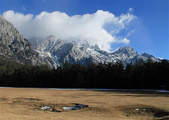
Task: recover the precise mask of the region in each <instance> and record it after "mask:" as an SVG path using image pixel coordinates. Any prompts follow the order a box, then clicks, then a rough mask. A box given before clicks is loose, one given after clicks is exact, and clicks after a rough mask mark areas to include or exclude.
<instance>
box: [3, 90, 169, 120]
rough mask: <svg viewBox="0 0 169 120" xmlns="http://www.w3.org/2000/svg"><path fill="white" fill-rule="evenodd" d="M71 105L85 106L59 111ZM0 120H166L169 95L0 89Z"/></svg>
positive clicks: (168, 119)
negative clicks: (85, 106) (46, 108)
mask: <svg viewBox="0 0 169 120" xmlns="http://www.w3.org/2000/svg"><path fill="white" fill-rule="evenodd" d="M75 104H83V105H88V107H87V108H83V109H80V110H63V107H66V106H74V105H75ZM44 106H50V108H51V109H52V111H50V110H41V107H44ZM0 120H169V94H167V93H165V94H164V93H153V92H152V93H151V92H127V91H123V92H122V91H121V92H118V91H116V92H114V91H96V90H57V89H30V88H0Z"/></svg>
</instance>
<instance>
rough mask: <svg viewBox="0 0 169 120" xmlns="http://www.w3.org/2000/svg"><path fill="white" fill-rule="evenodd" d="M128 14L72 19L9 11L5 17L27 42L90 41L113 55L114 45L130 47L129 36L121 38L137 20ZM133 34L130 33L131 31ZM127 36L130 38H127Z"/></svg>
mask: <svg viewBox="0 0 169 120" xmlns="http://www.w3.org/2000/svg"><path fill="white" fill-rule="evenodd" d="M131 11H133V10H132V9H131V8H129V11H128V13H126V14H121V15H120V16H115V15H114V14H113V13H110V12H109V11H103V10H98V11H96V12H95V13H93V14H84V15H74V16H69V15H67V14H66V13H63V12H59V11H54V12H51V13H49V12H46V11H43V12H41V13H40V14H38V15H35V16H34V15H32V14H26V15H24V14H22V13H16V12H14V11H13V10H9V11H6V12H4V13H3V15H2V16H3V17H4V18H5V19H7V20H8V21H10V22H11V23H12V24H14V26H15V27H16V28H17V29H18V30H19V32H20V33H21V34H22V35H23V36H24V37H25V38H27V39H29V38H31V37H47V36H49V35H51V34H52V35H54V36H55V37H56V38H58V39H63V40H71V41H72V40H81V41H83V40H88V42H89V43H90V44H92V45H94V44H98V45H99V47H100V48H101V49H103V50H106V51H110V50H111V44H113V43H124V44H128V43H129V42H130V40H129V39H128V38H127V37H128V35H125V36H121V35H118V34H119V33H120V31H122V30H126V28H127V27H128V26H129V24H130V22H131V21H132V20H134V19H136V18H137V17H136V16H135V15H133V14H131ZM128 32H130V31H128ZM126 36H127V37H126Z"/></svg>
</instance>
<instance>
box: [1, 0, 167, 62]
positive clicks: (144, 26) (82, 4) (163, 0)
mask: <svg viewBox="0 0 169 120" xmlns="http://www.w3.org/2000/svg"><path fill="white" fill-rule="evenodd" d="M129 8H132V9H133V10H132V11H130V13H131V14H133V15H134V16H136V17H137V20H133V21H131V22H130V23H129V24H128V26H126V27H125V29H122V30H121V31H120V32H118V36H119V37H121V36H123V37H126V38H127V39H129V40H130V43H129V44H124V43H123V42H119V43H118V42H117V43H112V44H111V50H115V49H117V48H118V47H123V46H131V47H133V48H134V49H135V50H136V51H138V52H139V53H142V52H147V53H149V54H152V55H154V56H155V57H162V58H165V59H169V0H0V15H3V13H4V12H5V11H8V10H13V11H14V12H17V13H22V14H24V15H26V14H32V15H34V17H35V15H39V14H40V13H41V12H42V11H47V12H49V13H51V12H53V11H60V12H65V13H66V14H67V15H68V16H73V15H84V14H94V13H96V12H97V11H98V10H102V11H109V12H110V13H112V14H114V15H115V16H120V15H121V14H127V12H129ZM133 31H134V32H133ZM130 33H131V35H128V34H130ZM116 36H117V35H116Z"/></svg>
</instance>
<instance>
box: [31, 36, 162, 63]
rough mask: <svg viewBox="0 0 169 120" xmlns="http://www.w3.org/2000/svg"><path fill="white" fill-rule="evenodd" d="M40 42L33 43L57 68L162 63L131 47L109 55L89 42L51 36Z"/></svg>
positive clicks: (40, 53) (42, 55) (41, 54)
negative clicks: (64, 65) (79, 65)
mask: <svg viewBox="0 0 169 120" xmlns="http://www.w3.org/2000/svg"><path fill="white" fill-rule="evenodd" d="M31 41H32V40H31ZM36 41H37V42H36ZM39 41H40V40H38V39H37V38H36V39H34V42H32V44H33V45H34V47H35V49H36V50H37V52H38V53H39V55H40V56H41V57H43V58H44V59H45V58H46V57H50V58H51V59H53V60H54V61H55V63H56V65H57V66H58V65H62V64H64V63H66V62H68V63H71V64H82V65H87V64H91V63H95V64H97V63H116V62H122V63H123V64H124V65H126V64H127V63H131V62H132V63H135V62H137V61H144V62H146V61H147V60H148V59H151V60H152V61H153V62H159V61H160V59H158V58H155V57H154V56H152V55H149V54H147V53H143V54H141V55H140V54H139V53H137V52H136V51H135V50H134V49H133V48H131V47H123V48H119V49H118V50H116V51H115V52H113V53H108V52H106V51H103V50H101V49H100V48H99V46H98V45H90V44H89V43H88V41H87V40H84V41H83V42H82V43H78V42H75V41H73V42H67V41H63V40H60V39H56V38H55V37H54V36H52V35H51V36H48V37H47V38H46V40H43V41H41V42H39Z"/></svg>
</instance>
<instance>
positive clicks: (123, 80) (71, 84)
mask: <svg viewBox="0 0 169 120" xmlns="http://www.w3.org/2000/svg"><path fill="white" fill-rule="evenodd" d="M0 86H6V87H43V88H111V89H167V90H169V62H168V61H166V60H163V61H162V62H160V63H153V62H151V61H149V62H147V63H139V62H138V63H136V64H134V65H133V64H128V65H127V66H126V67H124V66H123V65H122V64H121V63H116V64H111V63H109V64H98V65H94V64H91V65H88V66H82V65H79V64H76V65H71V64H65V65H64V66H62V67H59V68H58V69H50V68H48V67H47V66H28V65H21V64H18V63H16V62H12V61H6V60H0Z"/></svg>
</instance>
